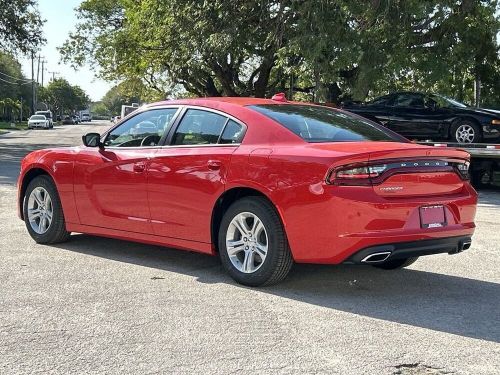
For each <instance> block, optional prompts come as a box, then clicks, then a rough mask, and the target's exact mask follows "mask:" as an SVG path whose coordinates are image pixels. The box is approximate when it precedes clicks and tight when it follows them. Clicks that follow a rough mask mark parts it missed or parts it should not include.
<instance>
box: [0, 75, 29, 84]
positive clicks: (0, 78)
mask: <svg viewBox="0 0 500 375" xmlns="http://www.w3.org/2000/svg"><path fill="white" fill-rule="evenodd" d="M0 81H2V82H5V83H9V84H11V85H20V86H21V85H29V84H30V83H31V81H29V82H22V83H19V82H11V81H7V80H6V79H3V78H2V77H0Z"/></svg>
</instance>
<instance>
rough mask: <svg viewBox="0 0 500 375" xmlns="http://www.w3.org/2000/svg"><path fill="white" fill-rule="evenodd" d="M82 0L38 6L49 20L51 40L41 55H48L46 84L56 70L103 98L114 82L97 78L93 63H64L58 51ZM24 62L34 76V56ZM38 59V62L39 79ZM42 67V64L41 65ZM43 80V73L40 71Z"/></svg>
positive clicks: (49, 0)
mask: <svg viewBox="0 0 500 375" xmlns="http://www.w3.org/2000/svg"><path fill="white" fill-rule="evenodd" d="M80 3H81V0H39V1H38V9H39V11H40V13H41V16H42V18H43V19H45V20H46V22H45V24H44V27H43V33H44V37H45V39H46V40H47V43H46V44H45V45H44V46H42V47H41V50H40V55H41V56H42V57H45V61H47V63H46V64H45V75H44V85H47V83H48V81H49V77H52V74H51V73H50V74H49V73H48V72H58V73H56V75H55V76H56V77H60V78H64V79H66V80H67V81H68V82H69V83H71V84H73V85H78V86H80V87H81V88H82V89H83V90H84V91H85V92H86V93H87V95H88V96H89V97H90V98H91V100H92V101H97V100H100V99H101V98H102V97H103V96H104V94H106V92H107V91H108V90H109V89H110V88H111V87H112V86H113V83H109V82H105V81H103V80H101V79H97V78H95V73H94V72H93V71H91V70H90V69H89V67H85V66H84V67H82V68H80V69H78V70H77V71H75V70H74V69H73V68H72V67H71V66H70V65H65V64H63V63H62V62H61V61H60V60H61V57H60V55H59V52H58V51H57V47H60V46H61V45H62V44H63V43H64V41H65V40H66V39H67V37H68V35H69V33H70V32H71V31H73V30H74V27H75V24H76V23H77V21H78V20H77V15H76V12H75V8H76V7H78V5H79V4H80ZM21 65H22V69H23V72H24V74H25V75H26V77H28V78H31V59H30V58H23V59H21ZM36 70H37V61H36V62H35V79H36ZM40 71H41V65H40ZM40 81H41V73H40Z"/></svg>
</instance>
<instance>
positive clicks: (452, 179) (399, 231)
mask: <svg viewBox="0 0 500 375" xmlns="http://www.w3.org/2000/svg"><path fill="white" fill-rule="evenodd" d="M82 138H83V144H84V146H83V147H70V148H53V149H46V150H40V151H35V152H32V153H31V154H29V155H28V156H26V158H24V160H23V161H22V165H21V174H20V177H19V182H18V195H19V204H18V207H19V215H20V217H21V218H22V219H23V220H24V221H25V223H26V227H27V229H28V232H29V233H30V235H31V236H32V237H33V239H34V240H35V241H36V242H39V243H55V242H61V241H65V240H67V239H68V238H69V235H70V232H81V233H89V234H93V235H98V236H105V237H114V238H120V239H127V240H132V241H138V242H144V243H149V244H156V245H163V246H170V247H175V248H181V249H189V250H194V251H198V252H202V253H207V254H212V255H216V254H218V256H219V257H220V259H221V261H222V264H223V265H224V267H225V268H226V270H227V272H228V273H229V274H230V275H231V276H232V277H233V278H234V279H235V280H236V281H238V282H239V283H242V284H245V285H251V286H258V285H269V284H272V283H276V282H278V281H280V280H282V279H284V278H285V276H286V275H287V273H288V271H289V270H290V268H291V266H292V264H293V263H294V262H297V263H326V264H339V263H346V264H367V265H373V266H375V267H379V268H383V269H397V268H401V267H405V266H408V265H409V264H411V263H413V262H414V261H415V260H416V259H417V258H418V257H419V256H422V255H429V254H437V253H448V254H455V253H459V252H461V251H462V250H465V249H467V248H469V247H470V244H471V236H472V234H473V232H474V227H475V226H474V215H475V211H476V203H477V195H476V192H475V191H474V189H473V188H472V187H471V185H470V184H469V177H468V167H469V155H468V154H467V153H466V152H464V151H460V150H454V149H446V148H434V147H425V146H420V145H416V144H413V143H410V142H408V141H407V140H406V139H405V138H402V137H401V136H399V135H397V134H395V133H393V132H391V131H390V130H388V129H385V128H383V127H382V126H380V125H378V124H375V123H373V122H370V121H369V120H366V119H363V118H361V117H358V116H356V115H354V114H351V113H349V112H345V111H341V110H337V109H332V108H327V107H322V106H318V105H311V104H304V103H297V102H288V101H287V100H286V99H285V98H284V97H283V96H280V95H277V96H275V97H273V99H271V100H269V99H256V98H205V99H190V100H176V101H166V102H161V103H155V104H150V105H147V106H145V107H142V108H141V109H139V110H137V111H136V112H134V113H132V114H131V115H129V116H128V117H126V118H125V119H123V120H122V121H121V122H120V123H118V124H117V125H116V126H114V127H112V128H111V129H109V130H108V131H107V132H105V133H104V134H102V135H101V134H97V133H89V134H86V135H84V136H83V137H82Z"/></svg>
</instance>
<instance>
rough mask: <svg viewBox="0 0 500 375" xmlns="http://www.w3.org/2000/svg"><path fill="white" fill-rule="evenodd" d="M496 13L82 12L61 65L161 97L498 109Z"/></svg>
mask: <svg viewBox="0 0 500 375" xmlns="http://www.w3.org/2000/svg"><path fill="white" fill-rule="evenodd" d="M497 12H498V2H497V1H479V0H461V1H459V0H430V1H420V0H391V1H388V0H370V1H353V0H311V1H299V0H266V1H262V0H261V1H257V0H234V1H231V2H229V1H224V0H211V1H199V0H170V1H162V0H149V1H128V0H85V1H83V2H82V4H81V5H80V7H79V8H78V13H79V18H80V19H81V20H82V21H81V22H80V23H79V24H78V25H77V26H76V29H75V31H74V32H73V33H72V34H71V35H70V38H69V39H68V40H67V42H66V43H65V44H64V45H63V46H62V48H61V53H62V56H63V59H64V60H65V61H70V62H72V63H73V64H75V65H81V64H83V63H85V62H90V63H92V64H93V66H94V67H95V69H96V70H98V72H99V75H100V76H101V77H103V78H105V79H109V80H119V81H122V80H131V79H139V80H141V82H142V83H143V84H144V85H145V86H146V87H147V88H148V89H151V90H154V91H155V92H157V93H158V95H160V96H161V95H164V96H166V95H170V94H172V92H174V93H175V92H176V90H177V88H178V87H179V86H180V87H183V88H184V89H185V90H186V91H187V92H188V93H190V94H193V95H198V96H205V95H208V96H218V95H229V96H238V95H245V96H246V95H250V96H258V97H264V96H268V95H271V94H272V93H275V92H277V91H290V92H291V91H293V92H294V93H296V96H297V97H304V98H305V99H308V100H312V99H314V100H316V101H328V102H330V101H333V102H338V101H340V100H342V99H351V98H352V99H358V100H360V99H365V98H366V97H367V96H373V95H378V94H381V93H384V92H386V91H388V90H394V89H420V90H434V91H439V92H440V93H442V94H447V95H450V96H454V97H456V98H458V99H460V100H471V97H472V84H471V82H473V81H474V80H475V79H480V80H481V81H482V82H483V86H484V90H485V92H486V93H487V95H485V96H487V98H488V100H494V101H497V102H498V99H499V98H500V84H499V82H500V81H499V79H500V69H499V58H498V57H499V46H498V43H497V40H496V34H497V33H498V30H499V24H500V21H499V17H498V15H497V14H498V13H497Z"/></svg>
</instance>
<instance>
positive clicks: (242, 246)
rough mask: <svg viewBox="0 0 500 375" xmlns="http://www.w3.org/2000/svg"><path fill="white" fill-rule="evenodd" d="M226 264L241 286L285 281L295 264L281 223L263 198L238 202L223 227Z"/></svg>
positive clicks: (221, 235)
mask: <svg viewBox="0 0 500 375" xmlns="http://www.w3.org/2000/svg"><path fill="white" fill-rule="evenodd" d="M218 245H219V255H220V259H221V262H222V265H223V266H224V268H225V269H226V270H227V272H228V273H229V275H230V276H231V277H232V278H233V279H234V280H236V281H237V282H238V283H240V284H243V285H248V286H266V285H272V284H276V283H278V282H280V281H282V280H283V279H284V278H285V277H286V276H287V275H288V272H289V271H290V269H291V267H292V265H293V259H292V254H291V252H290V248H289V246H288V241H287V238H286V234H285V231H284V228H283V225H282V223H281V220H280V218H279V216H278V214H277V212H276V210H275V208H274V207H273V205H272V204H271V203H270V202H269V201H268V200H267V199H265V198H262V197H247V198H242V199H240V200H238V201H236V202H234V203H233V204H232V205H231V206H230V207H229V209H228V210H227V211H226V213H225V214H224V216H223V218H222V222H221V225H220V227H219V241H218Z"/></svg>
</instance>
